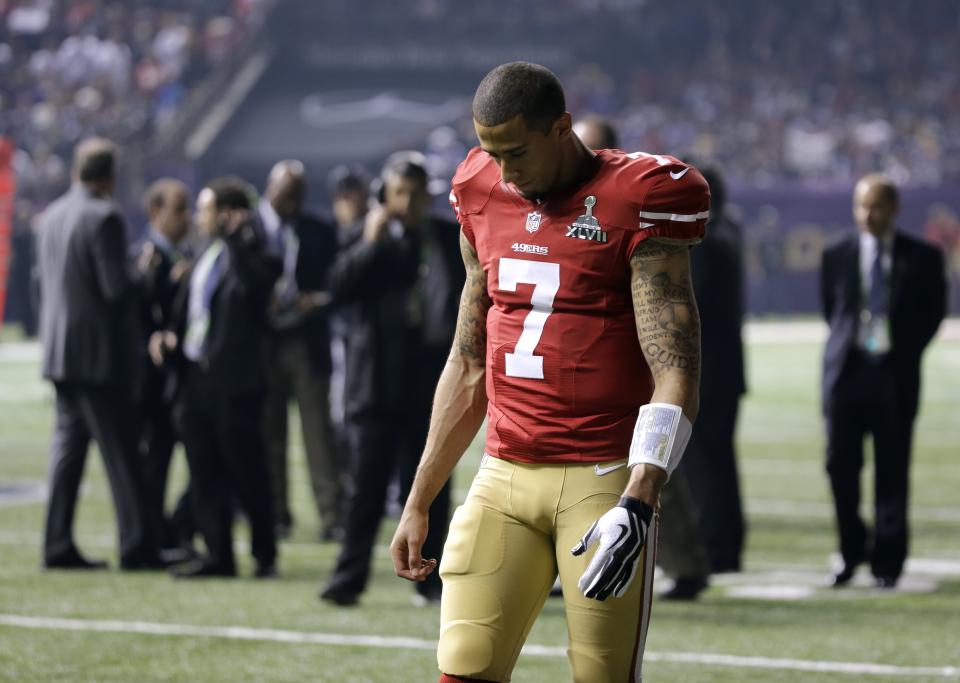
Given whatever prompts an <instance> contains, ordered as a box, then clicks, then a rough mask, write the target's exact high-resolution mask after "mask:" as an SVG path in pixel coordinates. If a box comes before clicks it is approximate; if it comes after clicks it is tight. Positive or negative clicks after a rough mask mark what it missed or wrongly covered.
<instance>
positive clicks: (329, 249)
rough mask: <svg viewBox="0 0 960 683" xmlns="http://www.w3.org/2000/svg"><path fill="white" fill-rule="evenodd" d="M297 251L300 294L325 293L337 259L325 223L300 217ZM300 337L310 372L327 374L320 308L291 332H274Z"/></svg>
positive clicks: (325, 325) (324, 318) (326, 331)
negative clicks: (304, 342) (304, 344)
mask: <svg viewBox="0 0 960 683" xmlns="http://www.w3.org/2000/svg"><path fill="white" fill-rule="evenodd" d="M294 230H295V231H296V234H297V238H298V239H299V240H300V249H299V251H298V252H297V266H296V271H295V279H296V282H297V289H298V290H300V291H301V292H317V291H324V292H325V291H328V290H329V288H330V282H329V280H330V271H331V269H332V268H333V264H334V261H335V260H336V258H337V250H338V248H339V247H338V244H337V233H336V230H335V228H334V227H333V226H332V225H330V224H329V223H327V222H325V221H322V220H320V219H318V218H315V217H313V216H310V215H308V214H301V215H300V217H299V218H298V219H297V222H296V223H295V224H294ZM275 334H276V335H277V336H279V337H282V336H284V335H287V334H298V335H302V336H303V338H304V339H305V341H306V343H307V348H308V350H309V353H310V362H311V364H312V366H313V370H314V372H316V373H317V374H318V375H321V376H323V377H326V376H329V374H330V320H329V311H328V310H327V309H326V308H321V309H319V310H317V311H315V312H314V313H312V314H311V315H310V316H308V317H307V318H305V319H304V320H302V321H301V322H300V323H299V324H298V325H296V326H295V327H293V328H291V329H284V330H277V331H275Z"/></svg>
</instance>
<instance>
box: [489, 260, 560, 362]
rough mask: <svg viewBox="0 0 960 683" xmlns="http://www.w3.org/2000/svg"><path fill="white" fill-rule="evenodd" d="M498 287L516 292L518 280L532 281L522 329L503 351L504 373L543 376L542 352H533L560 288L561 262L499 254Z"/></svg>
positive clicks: (529, 282)
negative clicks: (511, 345) (513, 344)
mask: <svg viewBox="0 0 960 683" xmlns="http://www.w3.org/2000/svg"><path fill="white" fill-rule="evenodd" d="M499 282H500V290H501V291H504V292H516V291H517V285H518V284H526V285H533V295H532V296H531V297H530V312H529V313H528V314H527V317H526V318H525V319H524V321H523V332H522V333H521V334H520V339H518V340H517V346H516V347H515V348H514V350H513V353H508V354H506V373H507V377H523V378H526V379H543V356H535V355H534V354H533V351H534V349H536V348H537V344H539V343H540V337H541V335H543V326H544V325H546V323H547V318H549V317H550V314H551V313H553V299H554V297H556V295H557V290H558V289H560V264H559V263H544V262H541V261H524V260H522V259H514V258H501V259H500V273H499Z"/></svg>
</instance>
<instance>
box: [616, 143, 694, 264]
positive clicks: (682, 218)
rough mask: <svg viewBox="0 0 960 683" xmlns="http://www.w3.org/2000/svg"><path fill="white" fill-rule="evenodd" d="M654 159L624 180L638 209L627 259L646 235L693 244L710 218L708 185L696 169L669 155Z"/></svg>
mask: <svg viewBox="0 0 960 683" xmlns="http://www.w3.org/2000/svg"><path fill="white" fill-rule="evenodd" d="M655 159H656V164H655V165H652V164H643V167H642V168H641V169H639V173H637V174H635V175H634V177H633V178H629V179H628V181H627V182H628V192H629V194H631V195H632V197H631V199H633V201H634V202H636V204H637V206H638V209H639V211H638V216H637V218H638V224H637V230H636V232H635V233H634V234H633V235H631V236H630V239H629V244H628V248H627V257H628V258H629V257H630V256H631V255H632V254H633V252H634V250H635V249H636V248H637V245H638V244H640V243H641V242H643V241H644V240H646V239H650V238H656V239H658V240H662V241H669V242H681V243H686V244H696V243H698V242H699V241H700V240H702V239H703V234H704V231H705V229H706V225H707V219H708V218H709V217H710V186H709V185H707V181H706V180H704V178H703V176H702V175H701V174H700V171H698V170H697V169H696V168H694V167H693V166H688V165H687V164H684V163H682V162H680V161H677V160H676V159H674V158H673V157H667V156H658V157H655ZM644 167H645V168H644Z"/></svg>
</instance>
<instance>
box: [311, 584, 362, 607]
mask: <svg viewBox="0 0 960 683" xmlns="http://www.w3.org/2000/svg"><path fill="white" fill-rule="evenodd" d="M320 599H321V600H323V601H324V602H329V603H330V604H332V605H336V606H337V607H353V606H354V605H356V604H357V602H358V601H359V599H360V596H359V595H358V594H357V593H351V592H350V591H345V590H342V589H339V588H327V589H325V590H323V591H322V592H321V593H320Z"/></svg>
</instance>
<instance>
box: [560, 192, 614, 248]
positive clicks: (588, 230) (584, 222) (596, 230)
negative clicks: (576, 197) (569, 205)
mask: <svg viewBox="0 0 960 683" xmlns="http://www.w3.org/2000/svg"><path fill="white" fill-rule="evenodd" d="M596 203H597V198H596V197H594V196H593V195H590V196H589V197H587V198H586V199H584V200H583V205H584V206H585V207H586V209H587V212H586V213H585V214H583V215H582V216H580V217H579V218H577V220H575V221H574V222H573V224H572V225H570V226H569V227H568V228H567V235H566V236H567V237H575V238H577V239H581V240H589V241H591V242H599V243H600V244H606V242H607V233H606V232H605V231H604V230H603V227H602V226H601V225H600V221H598V220H597V219H596V218H595V217H594V215H593V207H594V206H595V205H596Z"/></svg>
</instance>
